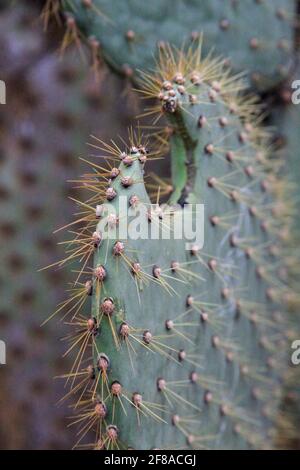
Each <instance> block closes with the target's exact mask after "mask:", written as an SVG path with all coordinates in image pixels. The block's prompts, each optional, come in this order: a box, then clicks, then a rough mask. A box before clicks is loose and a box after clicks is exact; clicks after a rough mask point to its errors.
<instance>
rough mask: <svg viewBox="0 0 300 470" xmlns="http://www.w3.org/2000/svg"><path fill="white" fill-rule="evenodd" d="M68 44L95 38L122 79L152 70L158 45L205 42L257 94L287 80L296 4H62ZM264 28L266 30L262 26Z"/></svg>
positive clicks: (79, 0)
mask: <svg viewBox="0 0 300 470" xmlns="http://www.w3.org/2000/svg"><path fill="white" fill-rule="evenodd" d="M53 3H56V5H57V8H58V7H59V5H61V7H62V9H63V10H64V11H65V12H66V25H67V33H66V36H67V37H68V39H71V38H73V40H74V38H75V37H77V39H78V41H80V40H81V39H86V40H90V39H91V38H96V39H97V41H98V42H99V44H100V45H101V50H102V52H103V56H104V57H105V59H106V60H107V62H108V63H109V64H110V65H111V67H112V68H113V69H115V70H117V71H118V72H121V73H125V74H127V75H128V74H136V71H137V69H140V70H149V68H151V67H152V66H153V59H154V53H155V51H156V46H157V44H158V45H163V44H164V43H165V42H168V43H170V44H173V45H175V46H177V47H180V46H181V44H182V42H183V41H185V42H186V43H189V42H190V41H193V40H195V39H197V38H198V37H199V35H200V33H203V34H204V35H205V38H206V41H205V42H206V44H205V48H206V51H205V52H208V51H210V49H211V48H212V47H213V48H214V49H215V50H216V52H217V53H218V54H222V55H224V56H226V57H229V60H230V64H231V65H232V67H233V68H234V69H235V70H237V71H242V72H244V71H245V70H247V71H248V72H249V74H250V77H251V79H252V80H253V81H254V82H255V85H256V86H257V87H258V88H260V89H267V88H271V87H273V86H274V85H276V84H278V83H279V82H280V81H282V79H283V78H284V77H285V76H286V75H287V73H288V70H289V68H290V66H291V64H292V62H293V26H294V22H295V3H294V0H285V1H283V0H273V1H272V2H262V1H257V0H226V1H224V0H189V1H187V0H185V1H182V0H176V1H172V2H170V1H169V0H153V1H152V2H148V3H147V2H143V6H142V8H141V4H140V2H138V1H136V0H129V1H127V2H124V1H123V0H115V1H114V2H111V1H108V0H62V1H61V2H58V1H57V2H53ZM266 25H268V27H266Z"/></svg>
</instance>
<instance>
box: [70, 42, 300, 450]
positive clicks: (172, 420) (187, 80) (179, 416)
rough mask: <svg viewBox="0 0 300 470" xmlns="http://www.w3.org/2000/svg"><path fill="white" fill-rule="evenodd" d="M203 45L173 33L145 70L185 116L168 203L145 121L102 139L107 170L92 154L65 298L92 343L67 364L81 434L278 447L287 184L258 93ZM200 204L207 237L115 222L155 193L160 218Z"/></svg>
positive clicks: (76, 335) (76, 338)
mask: <svg viewBox="0 0 300 470" xmlns="http://www.w3.org/2000/svg"><path fill="white" fill-rule="evenodd" d="M201 48H202V41H201V39H200V40H199V43H198V46H197V47H196V48H195V47H194V48H189V49H188V50H185V49H184V48H182V49H181V50H176V49H172V48H171V47H169V46H168V45H166V46H165V47H164V48H163V49H160V56H159V61H158V67H157V70H156V72H155V73H154V74H149V73H148V72H146V73H143V74H142V81H143V90H144V91H143V93H144V96H145V97H147V98H157V99H158V102H157V103H158V104H157V105H155V106H154V107H152V108H150V109H148V110H147V111H146V113H150V114H154V116H157V118H159V117H160V116H165V117H166V118H167V120H168V125H169V127H171V129H172V132H171V138H170V148H171V160H172V163H171V166H172V178H173V187H174V191H173V194H172V195H171V197H170V203H171V204H172V205H171V206H168V207H169V209H168V211H164V210H163V208H161V207H160V206H159V204H155V205H152V204H151V202H150V199H149V196H148V194H147V191H146V189H145V184H144V166H145V165H146V162H147V159H149V158H155V157H156V156H157V152H156V151H153V152H149V151H148V150H147V144H145V143H144V142H143V139H142V138H141V137H140V135H139V133H135V132H134V131H131V132H130V138H129V143H128V145H126V146H124V143H122V145H121V146H118V145H117V144H116V143H115V142H114V141H112V142H111V143H110V144H104V143H103V142H101V141H100V143H99V142H98V144H97V142H96V147H97V146H98V150H99V153H100V154H101V155H102V156H103V157H104V160H106V161H108V162H109V165H108V168H106V167H105V166H104V164H103V163H102V162H101V160H100V162H98V161H97V162H94V161H93V162H91V163H90V164H91V166H92V168H93V170H94V173H92V174H88V175H86V176H84V177H83V180H82V181H83V183H85V187H87V188H89V189H90V190H91V196H90V197H89V198H88V199H86V200H85V201H84V202H82V203H79V205H80V207H81V213H80V214H79V216H78V220H77V221H75V222H74V223H78V225H79V227H80V229H78V230H77V232H76V237H75V239H74V241H73V242H72V244H71V246H72V248H74V252H75V253H78V252H79V253H81V259H82V260H83V266H82V267H81V268H80V269H79V275H78V273H77V274H76V282H75V285H74V289H73V293H72V295H73V297H72V298H70V299H69V300H67V302H66V304H65V307H66V311H65V312H64V315H69V318H70V320H69V324H70V327H71V328H72V332H71V334H70V336H69V341H70V345H69V351H74V350H75V349H77V350H78V352H77V353H76V354H75V361H74V365H73V368H72V370H71V372H70V374H69V375H68V378H67V380H68V382H69V383H70V386H71V389H70V392H69V394H68V396H70V395H71V396H74V397H75V405H74V408H75V413H77V414H78V416H75V418H74V423H79V426H80V428H79V438H78V441H77V442H76V444H75V446H78V447H80V446H81V445H83V442H84V439H85V436H86V434H87V432H88V431H89V430H91V429H94V430H95V437H94V438H93V441H92V443H91V447H93V448H96V449H101V450H103V449H121V448H135V449H153V448H160V449H167V448H172V449H174V448H180V449H185V448H195V449H202V448H217V449H221V448H249V447H250V448H260V447H263V448H270V447H272V445H273V444H272V440H273V434H274V432H275V431H274V425H275V421H276V416H277V404H278V400H279V398H280V380H281V377H282V373H283V369H284V364H285V351H286V319H285V315H284V311H285V308H286V307H285V304H286V303H290V302H293V301H295V298H296V295H295V294H294V292H293V291H292V289H291V288H290V287H289V285H288V283H287V281H286V278H285V270H284V269H283V267H284V263H285V259H284V255H285V253H286V251H285V250H286V248H285V243H286V240H287V238H288V229H285V230H282V226H283V225H284V227H288V224H289V221H290V212H289V208H286V206H285V205H283V197H286V193H285V191H286V185H285V182H284V181H283V180H282V179H281V178H279V176H278V174H276V175H275V173H276V172H277V173H279V171H280V164H279V163H278V161H277V160H276V157H275V156H274V155H273V153H272V147H271V146H270V144H269V140H268V136H267V134H266V132H265V130H263V129H262V128H261V127H260V120H261V117H260V113H259V110H258V108H257V104H256V99H255V97H252V96H249V97H245V94H244V90H243V89H244V85H243V83H242V81H241V80H240V78H239V77H234V76H232V75H231V74H230V73H229V71H228V70H225V69H224V65H225V64H224V62H223V61H221V60H220V59H219V58H216V59H214V58H212V56H211V55H209V56H208V57H206V58H202V55H201ZM156 120H157V119H156ZM169 134H170V133H169ZM120 147H122V148H120ZM116 162H117V163H116ZM271 170H272V171H271ZM121 199H122V200H124V199H125V202H126V210H125V209H124V206H121V205H120V202H121ZM175 203H179V205H180V208H179V209H178V208H176V209H173V205H174V204H175ZM187 203H203V204H204V205H205V222H204V228H205V231H204V247H203V249H201V247H199V246H198V245H197V244H193V245H192V246H190V249H189V250H188V251H187V250H186V241H187V240H185V239H179V240H177V239H175V240H173V239H170V240H169V239H153V238H152V239H151V238H149V239H146V240H141V239H135V240H133V239H128V240H127V239H126V240H124V239H120V238H119V237H118V235H116V233H117V232H116V230H115V229H117V228H118V227H119V225H120V224H121V223H122V220H124V218H125V216H126V214H127V207H129V208H130V213H129V219H128V222H127V223H128V226H129V225H130V224H131V223H132V221H133V220H134V218H135V216H136V215H137V213H139V211H140V209H141V208H142V207H146V208H148V209H147V212H146V213H144V217H145V218H147V224H148V226H149V230H150V229H151V227H153V226H154V225H155V224H156V225H157V227H159V228H160V230H161V231H162V232H163V231H164V230H166V228H169V224H171V222H170V221H171V219H172V217H174V216H176V213H178V214H180V213H181V212H182V211H183V210H184V209H183V206H184V205H185V204H187ZM82 223H84V225H82ZM97 223H98V225H97ZM162 238H163V237H162ZM93 253H94V255H93V256H94V263H93V266H88V260H89V259H90V258H91V254H93ZM88 299H90V300H91V310H90V313H89V314H88V315H86V314H85V313H83V312H84V311H86V310H83V304H84V303H85V305H87V304H88V303H89V302H87V303H86V301H87V300H88ZM89 347H91V348H92V353H93V354H92V355H93V359H92V361H91V362H90V365H89V366H88V368H86V366H85V365H84V364H85V363H84V362H83V361H84V359H85V358H86V355H88V351H89ZM270 397H271V399H270Z"/></svg>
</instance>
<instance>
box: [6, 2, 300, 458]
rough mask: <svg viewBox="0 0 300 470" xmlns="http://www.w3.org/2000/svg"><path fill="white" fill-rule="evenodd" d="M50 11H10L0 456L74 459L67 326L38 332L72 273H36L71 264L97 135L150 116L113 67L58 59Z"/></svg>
mask: <svg viewBox="0 0 300 470" xmlns="http://www.w3.org/2000/svg"><path fill="white" fill-rule="evenodd" d="M43 4H44V2H43V1H38V0H18V1H13V2H10V1H7V2H6V1H4V0H1V3H0V79H1V80H4V81H5V83H6V87H7V98H6V105H1V106H0V207H1V211H0V212H1V215H0V244H1V249H0V339H1V340H3V341H5V343H6V345H7V364H6V365H5V366H0V448H1V449H63V448H67V449H68V448H71V447H72V445H73V444H74V442H75V433H76V429H73V427H68V426H67V425H68V420H67V416H68V415H70V414H71V410H69V409H68V404H67V403H65V404H63V405H61V406H56V402H57V401H58V400H59V399H60V397H61V396H62V395H63V394H64V390H63V381H61V380H58V379H54V377H55V376H59V375H61V374H64V373H66V371H68V367H69V359H67V358H63V353H64V351H65V349H66V345H64V343H63V342H62V341H61V338H63V336H64V334H65V331H64V325H63V324H62V323H60V322H57V321H55V320H54V321H52V322H50V323H48V324H47V325H46V326H45V327H43V328H41V327H40V325H41V323H42V322H43V321H44V320H45V319H46V318H47V317H49V316H50V314H51V313H52V312H53V311H54V310H55V307H56V305H57V304H58V302H61V301H62V300H64V298H65V290H66V287H67V283H68V281H69V274H68V268H66V269H60V270H49V271H41V272H38V270H39V269H40V268H41V267H43V266H46V265H48V264H51V263H53V262H55V261H56V260H58V259H60V258H61V257H62V255H63V251H62V249H60V248H59V246H57V242H58V241H59V240H61V237H60V236H59V235H58V236H54V235H53V231H54V230H55V229H56V228H58V227H60V226H62V225H65V224H66V223H68V221H69V220H70V219H71V217H72V214H73V212H74V210H75V206H74V203H73V202H72V201H70V199H69V196H71V197H74V198H76V197H78V194H77V190H76V189H75V188H74V187H72V186H74V185H72V184H70V183H68V182H67V180H72V179H76V178H77V177H78V176H80V175H81V174H82V173H83V172H84V171H85V169H86V167H85V165H84V164H83V162H81V161H80V160H79V157H85V156H87V155H88V153H89V150H88V147H87V145H86V143H87V142H88V141H89V140H90V137H89V136H90V135H91V134H93V135H96V136H98V137H100V138H101V139H103V140H106V141H108V140H109V139H110V138H115V137H116V136H117V135H121V136H123V137H126V135H127V128H128V126H129V125H130V124H132V123H133V122H134V116H135V115H136V114H138V112H139V107H140V104H139V101H138V100H137V99H136V98H135V97H134V95H133V93H132V91H131V84H130V83H129V81H128V80H126V79H122V78H118V77H116V76H115V75H112V74H111V73H110V72H109V71H108V69H107V68H106V67H105V66H104V65H103V64H100V66H99V69H98V76H97V77H96V76H95V74H94V71H93V70H92V67H91V63H92V62H91V63H85V61H83V60H82V59H81V58H80V56H79V54H78V50H77V49H76V48H74V47H70V48H68V49H67V50H66V51H65V52H64V55H63V57H60V47H61V43H62V38H63V34H64V29H63V27H62V28H60V27H59V25H58V24H56V23H55V22H52V23H51V24H50V25H49V27H48V29H47V32H45V30H44V25H43V21H42V19H41V16H40V15H41V11H42V6H43ZM88 54H90V52H89V53H87V55H88ZM87 70H89V72H88V73H87ZM273 99H274V96H273ZM276 99H279V100H280V94H278V97H277V98H276ZM278 140H279V141H280V136H279V137H278ZM158 165H159V166H158ZM156 172H158V173H159V174H160V175H163V176H164V175H167V165H166V162H161V163H159V164H158V163H156ZM293 393H294V392H293ZM294 398H295V397H294ZM294 398H293V394H292V393H291V395H290V396H288V398H287V400H288V404H289V405H290V403H291V400H292V403H293V399H294ZM296 398H297V397H296ZM292 409H293V410H294V408H292ZM293 413H294V411H293ZM293 446H294V447H297V446H299V441H297V442H294V444H293Z"/></svg>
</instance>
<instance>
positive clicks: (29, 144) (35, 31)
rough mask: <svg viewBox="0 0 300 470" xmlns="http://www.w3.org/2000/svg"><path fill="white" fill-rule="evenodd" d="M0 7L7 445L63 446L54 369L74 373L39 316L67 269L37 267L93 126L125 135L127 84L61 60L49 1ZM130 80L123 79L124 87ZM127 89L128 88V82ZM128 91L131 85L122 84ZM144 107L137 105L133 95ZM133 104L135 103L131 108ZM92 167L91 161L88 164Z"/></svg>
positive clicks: (0, 374)
mask: <svg viewBox="0 0 300 470" xmlns="http://www.w3.org/2000/svg"><path fill="white" fill-rule="evenodd" d="M4 3H5V2H3V0H1V12H0V73H1V76H0V78H1V80H4V81H5V83H6V88H7V97H6V103H7V104H6V105H1V107H0V204H1V216H0V243H1V250H0V339H1V340H3V341H5V343H6V345H7V365H5V366H0V367H1V369H0V448H2V449H13V448H22V449H28V448H34V449H54V448H55V449H61V448H71V447H72V443H74V433H75V430H73V428H67V427H66V425H67V424H68V423H67V421H66V417H67V416H68V415H70V410H68V408H67V405H62V406H60V407H58V406H55V403H56V402H57V401H58V400H59V398H60V397H61V396H62V395H63V394H64V391H63V384H62V381H61V380H54V379H53V377H54V376H58V375H61V374H63V373H66V372H67V371H68V366H69V365H68V360H67V359H63V358H62V355H63V352H64V351H65V349H66V345H65V344H63V343H62V341H60V339H61V338H62V337H63V336H64V326H63V324H62V323H58V322H57V321H55V320H54V321H52V322H50V323H48V324H47V325H46V326H45V327H43V328H41V327H40V325H41V323H42V322H43V321H44V320H45V319H46V318H47V317H49V316H50V314H51V313H52V312H53V311H54V310H55V307H56V305H57V303H58V302H61V301H62V300H63V299H64V298H65V289H66V287H67V283H68V281H69V279H68V269H64V270H49V271H42V272H38V269H39V268H41V267H43V266H46V265H48V264H50V263H53V262H54V261H56V260H58V259H60V258H61V257H62V254H63V252H62V250H60V249H59V247H57V242H58V240H59V239H60V238H59V236H57V237H55V236H54V235H53V234H52V232H53V231H54V230H55V229H56V228H58V227H60V226H62V225H65V224H66V223H67V222H68V221H70V219H71V217H72V214H73V212H74V209H75V206H74V203H72V202H71V201H70V200H69V199H68V197H69V196H72V197H75V198H76V197H77V193H76V189H72V186H74V185H72V184H70V183H68V182H67V180H70V179H74V178H77V177H79V176H80V174H82V172H83V171H84V168H83V167H84V165H83V164H82V162H80V160H79V157H80V156H81V157H85V156H86V155H87V154H88V148H87V146H86V142H88V141H89V140H90V138H89V136H90V134H94V135H96V136H101V139H103V140H109V139H110V138H112V137H115V136H116V135H118V134H120V135H123V136H125V135H126V134H127V127H128V126H129V124H130V122H131V119H132V116H133V114H134V113H133V112H132V106H131V105H130V106H128V101H129V100H130V99H131V96H130V86H129V84H128V86H126V83H125V84H124V81H123V80H121V79H118V78H117V77H115V76H113V75H111V74H110V73H109V72H108V70H107V69H106V68H104V67H103V66H102V67H101V70H100V75H101V76H100V77H99V80H100V81H98V82H97V81H96V80H95V75H94V73H93V72H92V71H90V73H88V74H87V73H86V70H87V69H88V67H89V64H87V63H83V61H82V60H81V59H80V58H79V57H78V51H77V50H76V49H72V48H69V49H68V50H67V51H66V52H65V54H64V56H63V58H60V54H59V50H60V46H61V42H62V36H63V28H61V29H60V28H59V27H58V25H56V24H55V22H53V23H52V24H51V25H50V26H49V28H48V31H47V34H46V33H45V31H44V27H43V22H42V20H41V18H40V13H41V10H42V3H43V2H38V1H30V0H26V1H25V0H24V1H17V2H7V5H5V4H4ZM124 85H125V86H124ZM127 89H128V93H126V90H127ZM124 90H125V92H124ZM135 105H136V106H137V105H138V104H137V103H135ZM129 109H131V111H129ZM85 170H86V168H85Z"/></svg>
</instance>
